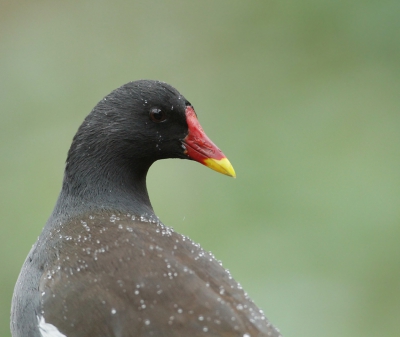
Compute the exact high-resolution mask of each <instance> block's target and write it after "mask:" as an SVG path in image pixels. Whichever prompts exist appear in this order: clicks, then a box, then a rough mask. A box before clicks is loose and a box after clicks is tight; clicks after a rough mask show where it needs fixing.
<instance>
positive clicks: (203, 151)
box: [183, 106, 236, 178]
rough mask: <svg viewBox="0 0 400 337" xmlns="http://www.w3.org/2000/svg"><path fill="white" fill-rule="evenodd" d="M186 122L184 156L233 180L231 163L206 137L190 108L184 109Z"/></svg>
mask: <svg viewBox="0 0 400 337" xmlns="http://www.w3.org/2000/svg"><path fill="white" fill-rule="evenodd" d="M186 122H187V124H188V129H189V133H188V135H187V136H186V137H185V139H184V140H183V142H184V145H185V148H186V150H185V154H187V155H188V157H189V158H191V159H193V160H196V161H198V162H199V163H201V164H203V165H205V166H208V167H209V168H211V169H213V170H215V171H217V172H220V173H223V174H226V175H228V176H231V177H234V178H235V177H236V174H235V170H234V169H233V167H232V165H231V163H230V162H229V160H228V159H227V158H226V156H225V155H224V154H223V153H222V151H221V150H220V149H219V148H218V147H217V146H216V145H215V144H214V143H213V142H212V141H211V139H210V138H208V137H207V135H206V134H205V132H204V131H203V128H202V127H201V125H200V123H199V121H198V119H197V117H196V113H195V112H194V109H193V107H191V106H188V107H187V108H186Z"/></svg>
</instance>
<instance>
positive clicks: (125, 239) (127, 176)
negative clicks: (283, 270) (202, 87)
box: [11, 80, 280, 337]
mask: <svg viewBox="0 0 400 337" xmlns="http://www.w3.org/2000/svg"><path fill="white" fill-rule="evenodd" d="M171 157H172V158H182V159H192V160H196V161H199V162H200V163H202V164H204V165H206V166H209V167H211V168H213V169H215V170H217V171H219V172H222V173H225V174H228V175H232V176H233V175H234V171H233V168H232V167H231V165H230V163H229V161H227V159H226V157H225V156H224V155H223V154H222V152H221V151H220V150H219V149H218V148H217V147H216V146H215V145H214V144H213V143H212V142H211V141H210V140H209V139H208V138H207V137H206V136H205V134H204V131H203V130H202V129H201V127H200V124H198V121H197V117H196V115H195V112H194V109H193V107H192V105H191V104H190V103H189V102H188V101H187V100H186V99H185V98H184V97H183V96H182V95H180V94H179V93H178V92H177V91H176V90H175V89H174V88H172V87H171V86H169V85H167V84H165V83H162V82H158V81H144V80H143V81H136V82H130V83H128V84H126V85H124V86H122V87H121V88H119V89H117V90H115V91H114V92H112V93H111V94H110V95H108V96H106V97H105V98H104V99H103V100H102V101H101V102H100V103H99V104H98V105H97V106H96V107H95V108H94V109H93V111H92V112H91V113H90V114H89V116H88V117H87V118H86V119H85V121H84V122H83V124H82V125H81V127H80V128H79V130H78V132H77V134H76V135H75V137H74V140H73V142H72V145H71V149H70V151H69V153H68V158H67V163H66V169H65V175H64V181H63V187H62V190H61V193H60V196H59V198H58V201H57V203H56V206H55V208H54V211H53V213H52V215H51V216H50V218H49V220H48V222H47V224H46V226H45V228H44V229H43V231H42V233H41V235H40V237H39V239H38V241H37V242H36V243H35V245H34V246H33V247H32V249H31V251H30V253H29V254H28V257H27V259H26V261H25V263H24V265H23V267H22V270H21V273H20V275H19V278H18V281H17V284H16V286H15V290H14V295H13V303H12V312H11V331H12V336H13V337H27V336H32V337H63V336H66V337H75V336H76V337H92V336H93V337H94V336H96V337H101V336H104V337H112V336H115V337H131V336H132V337H133V336H240V337H249V336H275V337H277V336H280V334H279V332H278V330H277V329H275V328H274V327H273V326H272V325H271V324H270V323H269V321H268V320H267V319H266V318H265V316H264V314H263V313H262V311H261V310H260V309H258V308H257V307H256V305H255V304H254V303H253V302H252V301H251V300H250V299H249V297H248V296H247V294H246V293H245V292H244V291H243V289H242V288H241V286H240V285H239V284H238V283H237V282H236V281H235V280H233V278H232V277H231V275H230V274H229V272H228V271H227V270H225V269H224V268H223V267H222V265H221V263H220V262H219V261H217V260H216V259H215V257H214V256H213V255H212V254H211V253H209V252H206V251H204V250H203V249H202V248H201V247H200V246H199V245H198V244H196V243H194V242H193V241H191V240H190V239H189V238H187V237H185V236H183V235H180V234H178V233H176V232H175V231H174V230H173V229H171V228H169V227H167V226H165V225H164V224H162V222H161V221H160V220H159V219H158V217H157V216H156V215H155V213H154V211H153V208H152V206H151V203H150V199H149V197H148V194H147V188H146V174H147V171H148V169H149V167H150V165H151V164H152V163H153V162H154V161H156V160H158V159H165V158H171Z"/></svg>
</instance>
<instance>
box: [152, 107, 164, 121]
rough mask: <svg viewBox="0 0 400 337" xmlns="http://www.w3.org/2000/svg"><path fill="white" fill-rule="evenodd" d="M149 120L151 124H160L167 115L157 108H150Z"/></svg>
mask: <svg viewBox="0 0 400 337" xmlns="http://www.w3.org/2000/svg"><path fill="white" fill-rule="evenodd" d="M150 118H151V120H152V121H153V122H156V123H161V122H164V121H165V120H166V119H167V115H166V114H165V112H164V111H162V110H160V109H158V108H152V109H151V110H150Z"/></svg>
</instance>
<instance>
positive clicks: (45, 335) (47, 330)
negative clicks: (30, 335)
mask: <svg viewBox="0 0 400 337" xmlns="http://www.w3.org/2000/svg"><path fill="white" fill-rule="evenodd" d="M37 319H38V327H39V331H40V334H41V335H42V337H67V336H65V335H64V334H62V333H61V332H60V331H58V329H57V328H56V327H55V326H54V325H53V324H50V323H46V321H45V320H44V317H43V316H42V317H40V318H39V316H37Z"/></svg>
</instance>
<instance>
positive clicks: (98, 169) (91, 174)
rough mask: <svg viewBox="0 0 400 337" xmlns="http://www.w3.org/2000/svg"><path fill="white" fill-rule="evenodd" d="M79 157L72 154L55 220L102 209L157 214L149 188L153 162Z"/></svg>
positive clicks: (140, 214) (54, 216) (56, 207)
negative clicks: (148, 173) (136, 162)
mask: <svg viewBox="0 0 400 337" xmlns="http://www.w3.org/2000/svg"><path fill="white" fill-rule="evenodd" d="M105 157H106V156H103V157H102V158H103V159H104V158H105ZM76 159H77V158H73V156H71V155H69V157H68V160H67V165H66V169H65V174H64V180H63V186H62V190H61V193H60V195H59V197H58V200H57V203H56V206H55V208H54V210H53V213H52V216H51V219H52V220H53V221H54V220H56V221H65V220H67V219H69V218H73V217H76V216H78V215H81V214H83V213H87V212H93V213H95V212H102V211H109V212H126V213H131V214H135V215H137V216H143V215H147V216H152V215H154V211H153V208H152V206H151V203H150V199H149V195H148V192H147V187H146V176H147V171H148V169H149V167H150V165H151V163H146V162H145V161H143V160H140V161H139V160H138V162H140V165H139V164H135V163H132V162H130V163H129V165H128V163H124V162H123V161H120V162H118V160H115V158H113V159H112V160H108V161H107V160H103V162H102V161H101V160H98V159H97V158H96V157H91V156H88V157H86V158H85V157H81V158H79V160H76ZM61 217H62V219H61Z"/></svg>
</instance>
